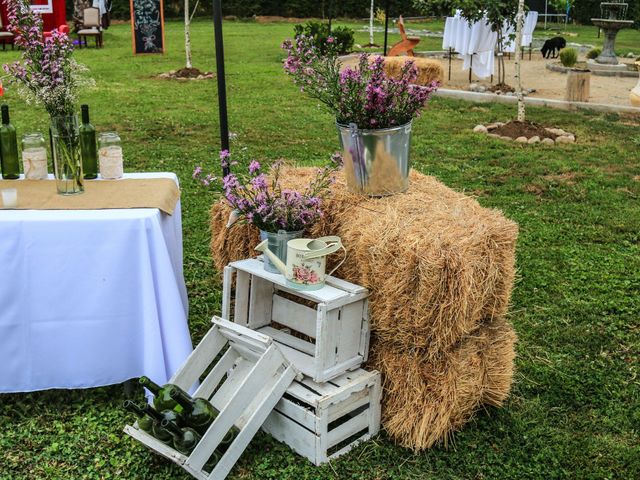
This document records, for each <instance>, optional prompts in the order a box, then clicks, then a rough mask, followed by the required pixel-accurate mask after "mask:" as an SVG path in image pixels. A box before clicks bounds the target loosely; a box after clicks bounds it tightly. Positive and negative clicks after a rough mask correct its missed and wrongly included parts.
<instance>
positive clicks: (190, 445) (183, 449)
mask: <svg viewBox="0 0 640 480" xmlns="http://www.w3.org/2000/svg"><path fill="white" fill-rule="evenodd" d="M160 426H161V427H162V428H164V429H165V430H166V431H168V432H169V433H170V434H171V436H172V437H173V447H174V448H175V449H176V450H177V451H179V452H180V453H182V454H183V455H189V454H190V453H191V452H192V451H193V449H194V448H196V445H197V444H198V442H199V441H200V435H198V432H196V431H195V430H194V429H192V428H189V427H185V428H180V427H178V425H177V424H176V423H175V422H172V421H170V420H167V419H165V420H163V421H162V422H161V423H160Z"/></svg>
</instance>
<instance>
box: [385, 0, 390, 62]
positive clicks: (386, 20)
mask: <svg viewBox="0 0 640 480" xmlns="http://www.w3.org/2000/svg"><path fill="white" fill-rule="evenodd" d="M389 3H390V2H389V0H387V1H386V2H385V4H384V56H385V57H386V56H387V37H388V36H389Z"/></svg>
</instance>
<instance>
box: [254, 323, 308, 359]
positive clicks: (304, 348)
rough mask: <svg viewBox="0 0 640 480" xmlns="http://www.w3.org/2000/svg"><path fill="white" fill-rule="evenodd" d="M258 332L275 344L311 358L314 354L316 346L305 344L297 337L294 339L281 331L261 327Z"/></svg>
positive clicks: (305, 342) (304, 341)
mask: <svg viewBox="0 0 640 480" xmlns="http://www.w3.org/2000/svg"><path fill="white" fill-rule="evenodd" d="M258 331H259V332H260V333H263V334H265V335H268V336H269V337H271V338H273V339H274V340H275V341H276V342H277V343H280V344H283V345H286V346H288V347H291V348H295V349H296V350H298V351H300V352H303V353H306V354H307V355H309V356H311V357H313V356H314V354H315V350H316V346H315V345H314V344H313V343H311V342H307V341H306V340H302V339H301V338H298V337H294V336H293V335H290V334H288V333H286V332H283V331H282V330H278V329H276V328H273V327H262V328H261V329H260V330H258Z"/></svg>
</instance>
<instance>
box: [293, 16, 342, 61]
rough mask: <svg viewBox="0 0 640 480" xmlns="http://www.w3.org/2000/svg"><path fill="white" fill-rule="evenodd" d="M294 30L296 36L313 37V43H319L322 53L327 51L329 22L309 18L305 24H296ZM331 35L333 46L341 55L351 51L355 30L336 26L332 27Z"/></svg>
mask: <svg viewBox="0 0 640 480" xmlns="http://www.w3.org/2000/svg"><path fill="white" fill-rule="evenodd" d="M293 31H294V34H295V36H296V37H298V36H300V35H305V36H306V37H312V38H313V43H314V44H315V45H317V47H318V48H319V49H320V52H321V53H325V52H326V49H327V38H329V24H328V23H324V22H318V21H316V20H309V21H308V22H307V23H305V24H304V25H296V26H295V27H293ZM331 36H332V37H333V39H334V41H333V46H334V47H335V48H336V49H337V52H338V53H339V54H340V55H344V54H345V53H349V52H350V51H351V49H352V48H353V42H354V38H353V30H351V29H350V28H347V27H335V28H332V29H331Z"/></svg>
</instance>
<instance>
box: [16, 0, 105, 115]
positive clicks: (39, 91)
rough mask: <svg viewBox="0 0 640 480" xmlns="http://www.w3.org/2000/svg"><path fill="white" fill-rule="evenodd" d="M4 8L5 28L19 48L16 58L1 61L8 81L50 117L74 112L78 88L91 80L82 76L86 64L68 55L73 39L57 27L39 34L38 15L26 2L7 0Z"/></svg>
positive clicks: (39, 21)
mask: <svg viewBox="0 0 640 480" xmlns="http://www.w3.org/2000/svg"><path fill="white" fill-rule="evenodd" d="M7 9H8V12H7V13H8V19H9V25H8V29H9V30H10V31H11V32H12V33H13V34H14V35H15V43H16V45H18V46H19V47H22V48H23V53H22V58H21V60H20V61H18V62H14V63H11V64H5V65H4V71H5V72H6V73H8V74H9V75H10V77H11V80H10V81H11V82H12V83H14V84H16V85H17V87H18V88H17V90H18V93H19V94H20V95H21V96H22V97H23V98H25V100H26V101H27V103H35V104H39V105H43V106H44V108H45V109H46V110H47V112H48V113H49V115H50V116H51V117H52V118H53V117H58V116H70V115H74V114H75V109H76V104H77V101H78V92H79V90H80V89H81V88H82V87H84V86H89V85H92V84H93V81H92V80H91V79H88V78H86V77H85V75H84V74H85V72H86V71H87V69H86V67H84V66H82V65H80V64H78V63H77V62H76V61H75V60H74V59H73V58H72V56H71V54H72V52H73V42H72V41H71V39H70V38H69V37H68V36H67V35H66V34H64V33H61V32H59V31H58V30H53V31H52V32H51V36H49V37H46V38H43V32H42V18H40V16H39V15H38V14H37V13H34V12H33V11H32V10H31V9H30V8H29V2H27V1H25V0H7Z"/></svg>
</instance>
